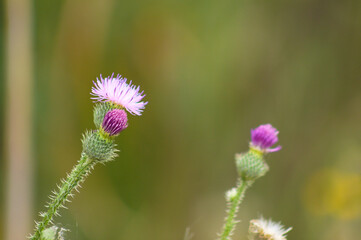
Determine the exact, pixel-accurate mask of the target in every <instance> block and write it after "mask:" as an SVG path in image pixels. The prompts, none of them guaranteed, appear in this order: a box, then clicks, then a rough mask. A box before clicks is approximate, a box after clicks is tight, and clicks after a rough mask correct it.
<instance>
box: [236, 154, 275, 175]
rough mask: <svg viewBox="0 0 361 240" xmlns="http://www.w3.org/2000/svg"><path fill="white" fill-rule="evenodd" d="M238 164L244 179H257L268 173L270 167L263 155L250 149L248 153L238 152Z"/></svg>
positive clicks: (238, 169)
mask: <svg viewBox="0 0 361 240" xmlns="http://www.w3.org/2000/svg"><path fill="white" fill-rule="evenodd" d="M236 166H237V171H238V174H239V176H240V177H241V178H242V179H243V180H246V181H247V180H256V179H257V178H259V177H262V176H264V175H265V174H266V172H267V171H268V169H269V167H268V165H267V163H266V162H265V161H264V160H263V155H262V154H260V153H258V152H256V151H253V150H252V149H250V150H249V151H248V152H247V153H241V154H236Z"/></svg>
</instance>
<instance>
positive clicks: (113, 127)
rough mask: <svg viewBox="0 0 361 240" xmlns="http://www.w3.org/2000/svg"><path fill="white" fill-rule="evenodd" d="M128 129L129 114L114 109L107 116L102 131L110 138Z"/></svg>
mask: <svg viewBox="0 0 361 240" xmlns="http://www.w3.org/2000/svg"><path fill="white" fill-rule="evenodd" d="M127 127H128V118H127V113H126V112H125V111H124V110H122V109H114V110H111V111H109V112H107V114H105V117H104V120H103V123H102V129H103V131H104V132H106V133H107V134H109V136H114V135H118V134H119V133H120V132H121V131H123V130H124V129H126V128H127Z"/></svg>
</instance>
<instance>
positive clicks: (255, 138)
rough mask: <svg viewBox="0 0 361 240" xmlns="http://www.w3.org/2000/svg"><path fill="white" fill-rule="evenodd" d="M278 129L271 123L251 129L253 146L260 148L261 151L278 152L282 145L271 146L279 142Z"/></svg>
mask: <svg viewBox="0 0 361 240" xmlns="http://www.w3.org/2000/svg"><path fill="white" fill-rule="evenodd" d="M277 135H278V131H277V129H276V128H274V127H272V125H271V124H264V125H260V126H259V127H257V128H255V129H251V139H252V141H251V143H250V145H251V148H255V149H257V150H260V151H261V152H265V153H268V152H277V151H279V150H281V148H282V147H281V146H277V147H275V148H271V147H272V145H274V144H275V143H277V142H278V137H277Z"/></svg>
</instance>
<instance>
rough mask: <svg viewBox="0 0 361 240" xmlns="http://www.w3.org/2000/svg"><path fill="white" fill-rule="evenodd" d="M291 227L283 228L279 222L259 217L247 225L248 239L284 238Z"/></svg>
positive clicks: (267, 239)
mask: <svg viewBox="0 0 361 240" xmlns="http://www.w3.org/2000/svg"><path fill="white" fill-rule="evenodd" d="M291 230H292V228H291V227H290V228H287V229H284V226H282V225H281V224H280V223H276V222H272V221H271V220H265V219H264V218H263V217H261V218H260V219H255V220H251V222H250V226H249V233H250V239H265V240H286V235H285V234H286V233H288V232H289V231H291Z"/></svg>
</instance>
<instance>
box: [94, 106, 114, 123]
mask: <svg viewBox="0 0 361 240" xmlns="http://www.w3.org/2000/svg"><path fill="white" fill-rule="evenodd" d="M116 108H117V106H115V105H114V104H111V103H110V102H102V103H97V104H96V105H95V107H94V124H95V126H96V128H100V127H101V125H102V123H103V120H104V116H105V114H107V112H109V111H111V110H113V109H116Z"/></svg>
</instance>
